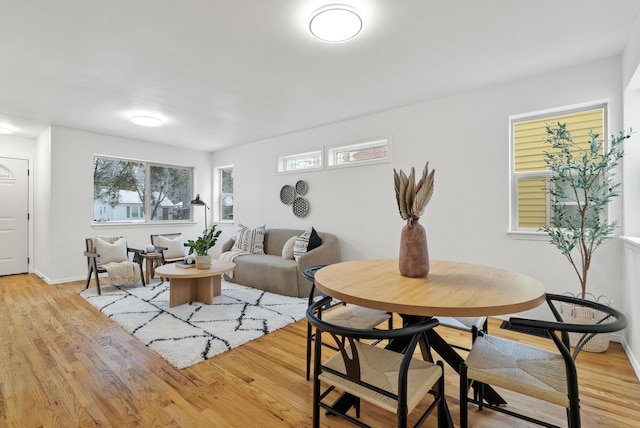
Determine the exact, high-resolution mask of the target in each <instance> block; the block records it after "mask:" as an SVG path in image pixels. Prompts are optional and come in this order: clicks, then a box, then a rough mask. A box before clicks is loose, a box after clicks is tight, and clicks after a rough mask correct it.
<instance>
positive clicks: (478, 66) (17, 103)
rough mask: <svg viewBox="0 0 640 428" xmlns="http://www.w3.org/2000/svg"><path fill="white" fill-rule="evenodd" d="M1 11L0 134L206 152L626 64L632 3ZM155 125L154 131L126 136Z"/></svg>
mask: <svg viewBox="0 0 640 428" xmlns="http://www.w3.org/2000/svg"><path fill="white" fill-rule="evenodd" d="M327 3H335V1H333V0H324V1H320V0H108V1H102V2H98V1H94V0H55V1H52V0H0V61H2V64H1V66H0V124H1V123H5V124H9V125H11V126H13V127H14V128H15V129H16V132H15V135H19V136H26V137H36V136H37V135H39V134H40V133H41V132H42V131H43V130H44V129H46V128H47V127H48V126H49V125H59V126H65V127H71V128H77V129H84V130H88V131H94V132H100V133H106V134H112V135H117V136H124V137H129V138H134V139H139V140H146V141H153V142H158V143H165V144H172V145H176V146H184V147H191V148H195V149H200V150H208V151H213V150H216V149H220V148H223V147H228V146H231V145H234V144H244V143H249V142H253V141H257V140H261V139H265V138H269V137H273V136H277V135H282V134H287V133H290V132H295V131H299V130H302V129H307V128H312V127H316V126H320V125H324V124H327V123H332V122H337V121H341V120H345V119H349V118H353V117H357V116H362V115H365V114H369V113H373V112H378V111H383V110H387V109H390V108H394V107H398V106H403V105H408V104H413V103H416V102H420V101H424V100H427V99H430V98H434V97H439V96H443V95H446V94H450V93H454V92H460V91H463V90H467V89H470V88H474V87H478V86H483V85H489V84H492V83H495V82H499V81H506V80H513V79H518V78H521V77H524V76H528V75H533V74H539V73H542V72H545V71H549V70H554V69H560V68H564V67H567V66H571V65H576V64H582V63H587V62H590V61H593V60H597V59H601V58H607V57H611V56H616V55H619V54H621V53H622V50H623V48H624V46H625V44H626V41H627V38H628V35H629V33H630V29H631V26H632V25H633V23H634V21H635V19H636V17H637V16H638V14H639V13H640V1H638V0H453V1H452V0H345V1H344V3H347V4H350V5H352V6H354V7H355V8H357V9H358V10H360V12H361V15H362V17H363V20H364V27H363V30H362V32H361V34H360V35H358V36H357V37H356V38H355V39H353V40H351V41H349V42H347V43H338V44H328V43H323V42H320V41H318V40H316V39H314V38H313V37H312V36H311V35H310V34H309V32H308V18H309V17H310V15H311V13H312V12H313V11H314V10H316V9H317V8H319V7H320V6H322V5H324V4H327ZM145 112H147V113H149V112H154V113H156V114H157V115H159V116H161V117H162V118H163V119H164V120H165V122H166V124H165V125H164V126H163V127H160V128H144V127H140V126H137V125H133V124H132V123H130V122H129V121H128V120H127V117H128V116H129V115H131V114H133V113H145Z"/></svg>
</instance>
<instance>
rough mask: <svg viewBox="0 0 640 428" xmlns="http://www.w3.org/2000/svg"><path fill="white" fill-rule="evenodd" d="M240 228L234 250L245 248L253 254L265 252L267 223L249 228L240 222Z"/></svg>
mask: <svg viewBox="0 0 640 428" xmlns="http://www.w3.org/2000/svg"><path fill="white" fill-rule="evenodd" d="M238 226H240V229H239V230H238V234H237V235H236V242H235V243H234V244H233V247H232V249H233V250H244V251H248V252H250V253H252V254H264V229H265V227H266V225H264V226H260V227H256V228H255V229H249V228H248V227H246V226H243V225H242V224H239V225H238Z"/></svg>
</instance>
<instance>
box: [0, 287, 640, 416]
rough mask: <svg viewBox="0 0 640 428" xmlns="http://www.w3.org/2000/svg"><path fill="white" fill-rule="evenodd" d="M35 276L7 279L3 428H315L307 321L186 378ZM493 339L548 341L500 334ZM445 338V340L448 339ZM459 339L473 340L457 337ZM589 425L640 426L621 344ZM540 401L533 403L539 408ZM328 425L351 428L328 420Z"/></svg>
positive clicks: (602, 362) (589, 358) (585, 380)
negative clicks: (307, 367)
mask: <svg viewBox="0 0 640 428" xmlns="http://www.w3.org/2000/svg"><path fill="white" fill-rule="evenodd" d="M83 287H84V284H82V283H80V282H76V283H69V284H63V285H55V286H49V285H46V284H45V283H44V282H43V281H41V280H40V279H39V278H37V277H36V276H34V275H15V276H6V277H0V426H8V427H85V426H87V427H88V426H100V427H124V426H139V427H151V426H167V427H178V426H180V427H253V426H262V427H272V426H273V427H306V426H310V425H311V416H310V415H311V382H307V381H306V380H305V335H306V322H305V321H304V320H302V321H300V322H298V323H296V324H292V325H290V326H288V327H285V328H283V329H281V330H279V331H276V332H274V333H272V334H269V335H267V336H264V337H263V338H261V339H258V340H256V341H254V342H251V343H249V344H247V345H244V346H241V347H239V348H236V349H234V350H232V351H229V352H227V353H224V354H222V355H219V356H217V357H215V358H212V359H211V360H209V361H205V362H203V363H200V364H197V365H195V366H192V367H190V368H187V369H183V370H177V369H174V368H173V367H172V366H171V365H169V364H168V363H167V362H165V361H164V360H163V359H161V358H160V357H158V356H156V355H155V354H154V353H153V352H151V351H150V350H148V349H147V348H146V347H145V346H143V345H142V344H141V343H140V342H138V341H137V340H136V339H134V338H133V337H132V336H130V335H129V334H127V333H126V332H125V331H124V330H123V329H121V328H120V327H119V326H118V325H117V324H115V323H114V322H112V321H111V320H109V319H108V318H107V317H105V316H104V315H102V314H101V313H100V312H98V311H97V310H95V309H94V308H93V307H92V306H91V305H89V304H88V303H86V302H85V301H84V299H82V298H81V297H79V296H78V295H77V291H78V290H80V289H81V288H83ZM489 329H490V331H491V332H492V333H495V334H498V335H500V336H504V337H510V338H515V337H519V338H522V340H523V341H527V342H531V343H537V344H541V343H543V342H544V341H542V340H540V339H537V338H533V337H530V336H523V335H517V334H515V333H512V332H507V331H504V330H501V329H500V328H499V321H498V320H491V324H490V327H489ZM443 334H445V333H443ZM445 335H446V337H447V338H448V340H449V341H450V342H452V343H453V342H464V343H467V342H468V341H469V338H468V337H467V336H466V335H461V334H459V333H457V332H451V333H449V332H447V333H446V334H445ZM578 366H579V376H580V382H581V397H582V418H583V426H584V427H617V428H622V427H637V426H639V424H640V422H639V421H640V403H639V401H640V384H639V382H638V380H637V378H636V377H635V374H634V373H633V370H632V368H631V366H630V364H629V361H628V359H627V357H626V355H625V354H624V351H623V350H622V348H621V346H620V345H619V344H616V343H612V344H611V347H610V348H609V350H608V351H607V352H606V353H604V354H594V353H583V354H581V356H580V357H579V358H578ZM446 388H447V389H448V390H447V402H448V403H449V407H450V410H451V413H452V415H453V418H454V421H455V422H456V424H457V421H458V415H459V403H458V399H457V394H458V392H457V388H458V377H457V375H455V374H454V373H453V371H451V370H447V385H446ZM504 396H505V398H507V400H508V401H509V403H510V404H509V406H510V407H511V408H514V409H517V410H519V411H521V410H527V411H530V412H532V413H533V414H536V415H544V417H545V418H546V419H547V420H549V421H551V422H555V423H558V424H563V425H564V411H563V409H561V408H558V407H556V406H552V405H546V404H540V403H539V402H534V401H532V400H531V399H526V398H520V397H517V396H516V395H515V394H510V393H505V394H504ZM532 403H533V404H532ZM362 418H363V419H364V420H365V421H368V422H369V423H373V424H374V425H376V426H385V427H389V426H393V425H394V418H393V416H392V415H390V414H387V413H385V412H384V411H379V410H377V409H375V408H372V407H370V406H367V405H366V404H364V405H363V415H362ZM470 419H471V425H472V426H474V427H492V428H501V427H505V428H506V427H509V428H512V427H526V426H530V425H526V424H523V423H521V422H520V421H517V420H514V419H513V418H509V417H507V416H503V415H499V414H496V413H492V412H489V411H482V412H477V411H476V410H475V409H474V408H472V409H471V411H470ZM322 425H323V426H326V427H342V426H351V425H350V424H348V423H346V422H345V421H342V420H339V419H337V418H334V417H326V416H323V421H322ZM425 426H428V427H434V426H435V421H434V418H430V420H428V421H427V423H426V424H425Z"/></svg>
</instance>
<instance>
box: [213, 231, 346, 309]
mask: <svg viewBox="0 0 640 428" xmlns="http://www.w3.org/2000/svg"><path fill="white" fill-rule="evenodd" d="M303 233H304V230H295V229H266V230H265V233H264V252H265V254H247V255H242V256H239V257H236V258H235V259H234V261H233V262H234V263H235V264H236V268H235V269H234V271H233V278H231V277H229V275H225V276H224V277H225V279H226V280H227V281H230V282H235V283H237V284H242V285H247V286H249V287H253V288H258V289H260V290H265V291H270V292H272V293H277V294H282V295H285V296H296V297H307V296H309V292H310V291H311V282H310V281H309V280H307V279H305V278H303V277H302V271H303V270H304V269H306V268H308V267H310V266H315V265H328V264H332V263H338V262H340V261H341V259H340V243H339V242H338V238H337V237H336V236H335V235H332V234H330V233H323V232H318V235H319V236H320V237H321V238H322V245H320V246H319V247H317V248H314V249H313V250H311V251H309V252H307V253H305V254H302V255H301V256H300V257H299V258H298V261H296V260H294V259H285V258H283V257H282V248H283V247H284V244H285V243H286V242H287V240H288V239H289V238H291V237H292V236H300V235H302V234H303ZM234 242H235V239H233V238H232V239H229V240H228V241H227V242H225V243H224V244H223V245H222V252H223V253H224V252H227V251H229V250H231V247H232V246H233V244H234Z"/></svg>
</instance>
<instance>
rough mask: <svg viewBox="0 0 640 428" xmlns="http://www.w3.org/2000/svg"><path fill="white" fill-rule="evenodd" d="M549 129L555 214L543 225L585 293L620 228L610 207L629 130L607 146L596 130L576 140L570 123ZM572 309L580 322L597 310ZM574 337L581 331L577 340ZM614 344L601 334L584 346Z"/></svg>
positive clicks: (583, 294) (548, 156) (603, 347)
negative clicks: (599, 255)
mask: <svg viewBox="0 0 640 428" xmlns="http://www.w3.org/2000/svg"><path fill="white" fill-rule="evenodd" d="M546 132H547V143H549V144H550V146H551V148H550V150H549V151H548V152H545V154H544V161H545V164H546V166H547V168H548V170H549V171H550V173H551V174H550V177H549V180H548V185H547V193H548V194H549V195H550V203H551V217H550V221H549V224H548V225H547V226H545V227H543V228H542V230H544V231H545V232H546V233H547V234H548V235H549V236H550V238H551V240H550V242H551V244H552V245H554V246H555V247H557V248H558V249H559V250H560V251H561V252H562V254H563V255H564V256H565V257H566V258H567V259H568V260H569V263H571V266H572V267H573V269H574V271H575V272H576V274H577V276H578V280H579V282H580V288H581V291H580V293H579V296H580V297H581V298H583V299H585V298H587V295H588V294H589V293H587V274H588V272H589V267H590V266H591V261H592V257H593V253H594V252H595V250H596V249H597V248H598V247H599V246H600V245H601V244H602V243H603V242H604V241H605V240H606V239H608V238H609V237H610V236H611V234H612V233H613V231H614V229H615V228H616V222H615V221H609V220H608V219H607V216H606V208H607V205H608V204H609V202H611V200H612V199H613V198H615V197H617V196H618V195H619V190H620V183H619V182H614V180H613V176H614V175H615V174H614V169H615V167H616V166H617V165H618V163H619V161H620V159H621V158H622V156H623V150H622V142H623V141H624V139H625V138H627V137H628V136H626V135H625V134H624V133H623V132H621V133H620V134H619V135H618V136H612V137H611V140H610V142H609V148H608V150H607V151H605V148H604V142H603V141H602V140H600V139H599V137H600V136H599V135H598V134H595V133H593V132H592V131H590V132H589V140H588V141H587V143H586V144H581V145H579V144H577V143H575V142H574V141H573V138H572V137H571V132H570V131H569V130H568V129H567V126H566V124H562V123H558V125H557V127H550V126H547V127H546ZM594 298H595V297H594ZM596 300H598V298H596ZM561 309H562V308H561ZM581 309H584V308H581ZM568 312H569V314H568V315H567V314H565V315H567V318H569V317H571V316H574V318H573V320H572V322H575V323H580V318H581V317H582V316H586V317H592V316H594V314H593V313H591V312H589V313H588V314H587V313H583V312H584V311H581V310H578V308H570V309H568ZM596 316H597V315H596ZM589 322H592V321H591V320H590V321H589ZM574 341H576V338H575V337H574V338H572V343H573V342H574ZM598 342H599V343H598ZM608 344H609V338H608V336H605V335H600V337H598V340H591V341H590V342H589V343H587V346H585V347H584V348H583V349H585V350H587V351H592V352H602V351H605V350H606V349H607V348H608Z"/></svg>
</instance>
